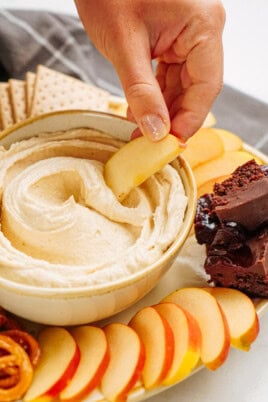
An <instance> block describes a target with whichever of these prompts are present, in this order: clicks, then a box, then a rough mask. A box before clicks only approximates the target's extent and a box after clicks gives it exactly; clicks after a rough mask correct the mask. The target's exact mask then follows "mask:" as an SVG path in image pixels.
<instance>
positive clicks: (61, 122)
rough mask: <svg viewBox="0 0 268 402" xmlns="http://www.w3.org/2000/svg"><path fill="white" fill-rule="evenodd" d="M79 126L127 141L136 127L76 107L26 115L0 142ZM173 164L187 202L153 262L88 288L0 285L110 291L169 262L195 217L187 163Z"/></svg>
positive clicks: (28, 290)
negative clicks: (167, 244) (178, 224)
mask: <svg viewBox="0 0 268 402" xmlns="http://www.w3.org/2000/svg"><path fill="white" fill-rule="evenodd" d="M82 127H84V128H85V127H86V128H92V129H96V130H99V131H103V132H105V133H108V134H110V135H112V136H114V137H116V138H119V139H121V140H124V141H128V140H129V139H130V135H131V133H132V131H133V130H134V129H135V128H136V125H135V124H133V123H131V122H129V121H128V120H126V119H124V118H122V117H118V116H114V115H111V114H106V113H101V112H90V111H77V110H76V111H63V112H53V113H49V114H47V115H42V116H40V117H37V118H33V119H28V120H27V121H26V122H24V123H21V124H17V125H16V126H14V127H13V128H11V129H8V130H6V131H4V132H2V134H1V137H0V145H3V146H5V148H9V147H10V145H11V144H13V143H14V142H17V141H21V140H23V139H27V138H30V137H32V136H35V135H38V134H40V133H42V132H54V131H64V130H70V129H75V128H82ZM173 166H174V167H175V168H176V169H177V170H178V171H179V173H180V176H181V179H182V182H183V185H184V188H185V192H186V195H187V196H188V206H187V209H186V213H185V218H184V222H183V226H182V228H181V230H180V232H179V235H178V236H177V238H176V239H175V241H174V242H173V243H172V245H171V246H170V247H169V249H168V250H167V251H166V252H165V253H164V255H163V256H162V257H161V258H160V259H159V260H158V261H157V262H156V263H154V264H153V265H150V266H149V267H147V268H145V269H143V270H142V271H140V272H136V273H135V274H133V275H130V276H129V277H127V278H123V279H120V280H118V281H116V282H114V283H113V284H112V285H111V284H107V285H95V286H94V287H93V286H92V287H90V288H89V287H88V286H85V287H79V289H77V288H71V289H64V288H46V287H33V286H28V285H24V284H19V283H14V282H12V281H9V280H6V279H4V278H1V277H0V283H1V285H2V286H4V287H5V288H9V289H11V290H13V291H16V292H20V293H22V294H31V295H38V296H44V297H47V296H53V297H60V296H61V295H62V294H63V293H64V294H65V295H66V294H69V295H70V296H77V295H78V294H79V295H83V294H88V293H89V292H90V294H92V295H93V294H101V293H105V292H107V291H112V290H114V289H116V288H119V287H122V286H127V285H128V284H130V283H132V282H135V281H139V280H140V279H142V278H144V277H145V276H146V275H147V274H148V273H149V272H152V271H154V270H156V269H158V267H159V265H161V264H162V265H163V264H165V263H166V262H170V264H171V262H172V260H173V259H174V258H175V256H176V254H177V253H178V251H179V249H180V248H181V246H182V245H183V243H184V241H185V239H186V237H187V235H188V233H189V231H190V228H191V226H192V222H193V219H194V214H195V207H196V199H197V193H196V187H195V181H194V177H193V174H192V171H191V169H190V167H189V165H188V164H187V163H186V161H185V160H184V159H183V158H182V157H179V158H178V159H177V160H175V161H174V162H173Z"/></svg>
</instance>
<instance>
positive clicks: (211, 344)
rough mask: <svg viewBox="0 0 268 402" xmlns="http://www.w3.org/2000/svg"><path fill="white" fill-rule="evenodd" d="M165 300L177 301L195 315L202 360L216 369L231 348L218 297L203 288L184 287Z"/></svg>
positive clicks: (209, 366)
mask: <svg viewBox="0 0 268 402" xmlns="http://www.w3.org/2000/svg"><path fill="white" fill-rule="evenodd" d="M208 296H209V297H208ZM163 301H164V302H172V303H177V304H178V305H179V306H181V307H182V308H183V309H185V310H187V311H189V313H190V314H192V315H193V316H194V318H195V319H196V320H197V322H198V324H199V327H200V330H201V334H202V344H201V360H202V362H203V363H204V365H205V366H206V367H207V368H209V369H211V370H216V369H217V368H218V367H219V366H220V365H221V364H222V363H224V361H225V360H226V358H227V356H228V352H229V349H230V333H229V327H228V324H227V321H226V318H225V315H224V313H223V311H222V309H221V308H220V305H219V304H218V302H217V301H216V299H215V298H214V297H213V296H212V295H210V294H209V293H208V292H206V291H205V290H204V289H201V288H182V289H179V290H177V291H175V292H173V293H171V294H170V295H169V296H167V297H166V298H165V299H164V300H163Z"/></svg>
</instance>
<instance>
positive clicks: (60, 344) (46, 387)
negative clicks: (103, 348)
mask: <svg viewBox="0 0 268 402" xmlns="http://www.w3.org/2000/svg"><path fill="white" fill-rule="evenodd" d="M38 342H39V344H40V347H41V359H40V362H39V364H38V366H37V368H36V370H35V373H34V378H33V382H32V384H31V386H30V388H29V389H28V391H27V393H26V395H25V396H24V401H25V402H27V401H38V402H42V401H45V402H48V401H50V400H52V399H54V398H55V397H56V396H57V395H58V394H59V393H60V392H61V391H62V390H63V389H64V388H65V387H66V385H67V384H68V382H69V381H70V380H71V378H72V377H73V375H74V373H75V371H76V369H77V367H78V364H79V360H80V350H79V348H78V345H77V343H76V342H75V340H74V338H73V337H72V335H71V334H70V333H69V332H68V331H67V330H66V329H64V328H58V327H48V328H45V329H44V330H42V331H41V332H40V334H39V336H38Z"/></svg>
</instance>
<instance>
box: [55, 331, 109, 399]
mask: <svg viewBox="0 0 268 402" xmlns="http://www.w3.org/2000/svg"><path fill="white" fill-rule="evenodd" d="M71 335H72V336H73V337H74V340H75V341H76V342H77V344H78V347H79V349H80V353H81V358H80V362H79V365H78V367H77V370H76V372H75V374H74V376H73V378H72V379H71V380H70V382H69V383H68V385H67V387H66V388H64V390H63V391H62V392H61V393H60V395H59V397H60V399H61V400H62V401H64V402H72V401H77V400H82V399H83V398H84V397H85V396H87V395H88V394H89V393H90V392H92V391H93V390H94V389H95V388H96V387H97V386H98V385H99V383H100V382H101V379H102V377H103V375H104V373H105V370H106V368H107V366H108V364H109V349H108V342H107V339H106V336H105V333H104V331H103V330H102V329H101V328H97V327H94V326H90V325H83V326H79V327H76V328H74V329H72V330H71Z"/></svg>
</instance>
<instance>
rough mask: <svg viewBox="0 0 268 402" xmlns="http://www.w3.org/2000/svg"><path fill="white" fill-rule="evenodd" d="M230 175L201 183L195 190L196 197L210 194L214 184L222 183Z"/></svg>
mask: <svg viewBox="0 0 268 402" xmlns="http://www.w3.org/2000/svg"><path fill="white" fill-rule="evenodd" d="M228 177H230V175H226V176H221V177H217V178H216V179H212V180H209V181H206V182H205V183H203V184H202V185H201V186H199V187H198V188H197V197H198V198H199V197H201V195H204V194H207V193H212V192H213V189H214V184H215V183H222V182H223V181H224V180H226V179H228Z"/></svg>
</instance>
